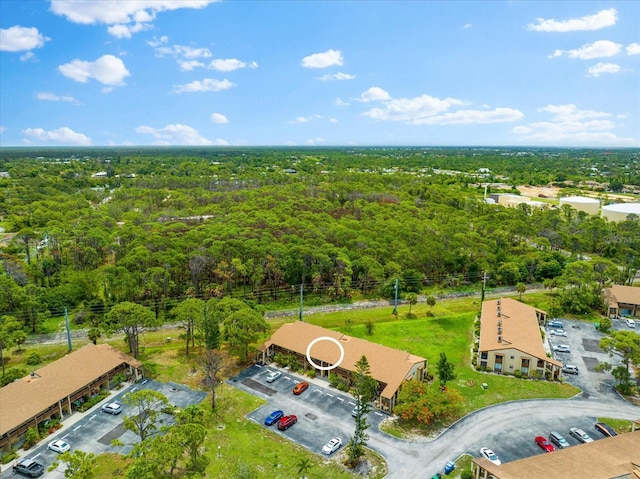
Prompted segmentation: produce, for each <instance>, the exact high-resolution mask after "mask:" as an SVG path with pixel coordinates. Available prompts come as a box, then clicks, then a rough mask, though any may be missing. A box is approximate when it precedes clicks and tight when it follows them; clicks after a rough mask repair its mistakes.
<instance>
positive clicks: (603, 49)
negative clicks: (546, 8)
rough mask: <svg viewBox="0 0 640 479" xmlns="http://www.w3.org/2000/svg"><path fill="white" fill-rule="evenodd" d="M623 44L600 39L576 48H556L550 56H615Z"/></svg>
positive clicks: (585, 57)
mask: <svg viewBox="0 0 640 479" xmlns="http://www.w3.org/2000/svg"><path fill="white" fill-rule="evenodd" d="M621 49H622V45H620V44H619V43H615V42H612V41H610V40H598V41H596V42H593V43H587V44H586V45H582V46H581V47H580V48H576V49H575V50H556V51H555V52H553V54H552V55H549V58H557V57H560V56H562V55H565V54H566V55H567V56H568V57H569V58H579V59H580V60H592V59H593V58H604V57H613V56H615V55H617V54H618V53H620V50H621Z"/></svg>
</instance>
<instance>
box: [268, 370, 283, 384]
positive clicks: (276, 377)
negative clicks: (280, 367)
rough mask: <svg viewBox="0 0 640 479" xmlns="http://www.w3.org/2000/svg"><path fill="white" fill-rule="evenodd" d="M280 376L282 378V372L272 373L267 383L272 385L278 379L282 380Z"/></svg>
mask: <svg viewBox="0 0 640 479" xmlns="http://www.w3.org/2000/svg"><path fill="white" fill-rule="evenodd" d="M280 376H282V373H281V372H280V371H273V372H270V373H269V375H268V376H267V382H268V383H272V382H273V381H275V380H276V379H280Z"/></svg>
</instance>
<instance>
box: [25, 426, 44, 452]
mask: <svg viewBox="0 0 640 479" xmlns="http://www.w3.org/2000/svg"><path fill="white" fill-rule="evenodd" d="M39 440H40V434H39V433H38V429H36V428H35V427H30V428H29V429H27V434H26V435H25V438H24V444H23V445H22V447H23V449H25V450H27V449H29V448H30V447H31V446H33V445H34V444H36V443H37V442H38V441H39Z"/></svg>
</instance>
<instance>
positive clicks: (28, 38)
mask: <svg viewBox="0 0 640 479" xmlns="http://www.w3.org/2000/svg"><path fill="white" fill-rule="evenodd" d="M49 40H51V38H49V37H45V36H44V35H43V34H42V33H40V32H39V31H38V29H37V28H35V27H22V26H20V25H15V26H13V27H10V28H6V29H5V28H0V51H3V52H21V51H24V50H32V49H34V48H40V47H42V46H43V45H44V44H45V42H48V41H49Z"/></svg>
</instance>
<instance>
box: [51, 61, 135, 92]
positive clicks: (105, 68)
mask: <svg viewBox="0 0 640 479" xmlns="http://www.w3.org/2000/svg"><path fill="white" fill-rule="evenodd" d="M58 70H59V71H60V73H62V74H63V75H64V76H66V77H67V78H71V79H72V80H75V81H77V82H80V83H87V81H88V80H89V79H90V78H93V79H95V80H97V81H99V82H100V83H102V84H103V85H111V86H118V85H123V84H124V81H123V80H124V79H125V78H126V77H128V76H129V75H130V73H129V70H127V68H126V67H125V66H124V63H123V61H122V60H120V59H119V58H118V57H114V56H113V55H103V56H101V57H100V58H98V59H97V60H96V61H95V62H87V61H82V60H73V61H72V62H70V63H65V64H64V65H60V66H59V67H58Z"/></svg>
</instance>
